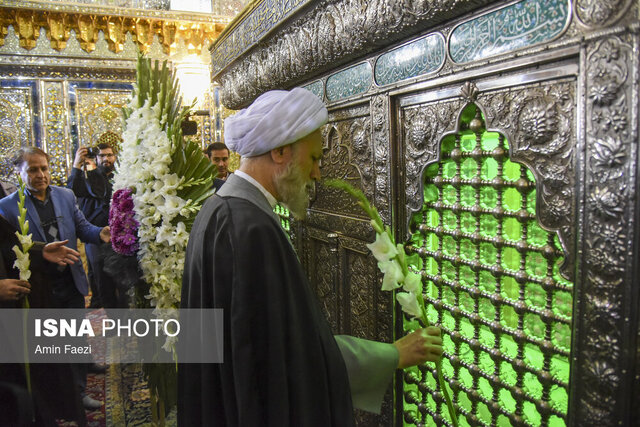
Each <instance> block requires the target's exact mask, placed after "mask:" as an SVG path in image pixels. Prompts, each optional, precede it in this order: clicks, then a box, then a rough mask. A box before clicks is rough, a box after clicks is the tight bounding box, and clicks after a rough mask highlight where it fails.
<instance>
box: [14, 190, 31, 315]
mask: <svg viewBox="0 0 640 427" xmlns="http://www.w3.org/2000/svg"><path fill="white" fill-rule="evenodd" d="M18 182H19V184H20V191H19V192H18V224H19V225H20V229H19V230H18V231H16V236H17V237H18V240H19V241H20V247H18V245H14V246H13V248H11V249H12V250H13V252H14V253H15V254H16V260H15V262H14V263H13V266H14V267H16V268H17V269H18V271H19V272H20V280H29V279H30V278H31V271H30V270H29V267H30V266H31V259H30V258H29V249H31V248H32V247H33V240H31V233H29V221H28V220H27V209H26V208H25V207H24V200H25V195H24V191H25V184H24V182H23V181H22V178H21V177H18ZM24 301H25V303H26V304H27V306H28V304H29V302H28V300H27V299H26V298H25V299H24ZM27 308H28V307H27Z"/></svg>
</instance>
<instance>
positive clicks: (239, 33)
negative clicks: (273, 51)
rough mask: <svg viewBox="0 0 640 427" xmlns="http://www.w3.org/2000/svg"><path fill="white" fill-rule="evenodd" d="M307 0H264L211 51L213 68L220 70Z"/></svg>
mask: <svg viewBox="0 0 640 427" xmlns="http://www.w3.org/2000/svg"><path fill="white" fill-rule="evenodd" d="M308 1H309V0H264V1H262V2H259V3H258V5H257V6H256V8H255V9H254V10H253V11H252V12H251V14H249V15H247V17H246V18H245V19H244V20H243V21H242V22H240V23H239V24H238V26H237V27H235V28H234V29H233V32H232V33H231V34H229V37H226V38H225V39H223V40H222V41H221V42H220V43H219V44H218V45H217V46H215V50H213V51H212V53H211V65H212V67H213V69H214V70H222V69H223V68H224V67H226V66H227V65H228V64H229V63H230V62H231V61H233V60H234V59H235V58H237V57H238V56H240V54H242V53H243V52H244V51H246V50H247V49H249V48H250V47H251V46H252V45H253V44H254V43H256V42H257V41H258V40H260V39H261V38H262V37H263V36H264V35H265V34H266V33H267V32H269V31H271V30H272V29H273V28H274V27H275V26H276V25H277V24H279V23H280V22H282V21H283V20H284V19H285V18H287V17H289V16H291V14H293V13H294V12H295V11H296V10H298V7H301V6H303V5H304V4H305V3H308Z"/></svg>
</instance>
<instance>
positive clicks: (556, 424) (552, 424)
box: [549, 415, 567, 427]
mask: <svg viewBox="0 0 640 427" xmlns="http://www.w3.org/2000/svg"><path fill="white" fill-rule="evenodd" d="M566 425H567V424H566V423H565V422H564V420H563V419H562V418H560V417H559V416H557V415H551V417H549V427H566Z"/></svg>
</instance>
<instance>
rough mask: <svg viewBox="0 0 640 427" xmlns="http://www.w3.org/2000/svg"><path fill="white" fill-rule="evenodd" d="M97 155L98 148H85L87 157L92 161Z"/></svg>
mask: <svg viewBox="0 0 640 427" xmlns="http://www.w3.org/2000/svg"><path fill="white" fill-rule="evenodd" d="M99 153H100V149H99V148H98V147H89V148H87V157H90V158H92V159H94V158H96V157H97V156H98V154H99Z"/></svg>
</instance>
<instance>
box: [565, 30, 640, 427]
mask: <svg viewBox="0 0 640 427" xmlns="http://www.w3.org/2000/svg"><path fill="white" fill-rule="evenodd" d="M637 50H638V40H637V38H632V36H631V35H626V36H623V37H609V38H606V39H602V40H598V41H596V42H594V43H593V44H591V45H589V46H588V47H587V53H586V64H587V70H586V73H587V77H588V78H587V80H586V82H587V83H586V87H585V93H586V97H587V99H586V101H587V102H586V119H587V120H586V125H587V127H586V133H585V134H586V157H587V158H586V182H585V199H584V204H585V205H584V212H585V220H584V236H583V243H582V253H583V261H582V265H581V277H582V281H583V286H582V288H581V290H580V294H581V295H580V298H579V301H580V305H579V306H578V310H579V311H578V313H579V316H578V317H576V319H577V324H576V325H575V327H574V330H575V332H574V333H575V335H576V337H577V338H578V343H579V347H578V348H577V349H576V350H577V351H578V352H579V354H580V355H581V357H580V360H579V361H577V362H575V363H574V366H572V376H573V378H574V386H573V391H574V394H573V402H572V403H573V407H574V410H575V414H574V417H575V418H576V419H582V420H592V422H593V423H594V424H597V425H601V426H613V425H624V424H627V423H629V422H630V421H631V420H630V418H626V417H628V416H629V406H628V405H629V404H630V403H631V405H632V406H633V405H634V403H633V400H632V399H633V396H632V394H633V393H630V392H632V391H633V390H634V389H635V390H637V384H636V385H635V386H634V384H633V377H632V376H631V375H629V374H628V373H629V372H633V369H634V364H635V354H629V353H628V352H626V351H624V350H623V349H628V348H631V347H632V343H633V342H634V340H635V339H636V338H637V337H633V336H631V335H630V334H629V333H628V331H629V330H628V318H627V316H628V313H631V312H633V310H637V305H636V303H635V302H634V298H633V295H634V293H635V291H634V289H635V288H636V287H637V278H634V277H633V269H634V265H635V264H636V263H637V262H638V259H637V247H634V232H633V230H635V229H636V228H637V224H636V218H637V212H636V211H635V208H636V205H637V200H636V197H637V196H636V193H637V188H636V185H637V184H636V179H637V178H636V173H637V163H636V162H637V156H638V148H637V138H638V125H637V121H638V117H637V102H638V101H637V87H638V86H637V85H638V81H639V77H638V57H637ZM634 104H636V105H635V106H634ZM635 398H637V395H636V396H635ZM624 414H627V415H624Z"/></svg>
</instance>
